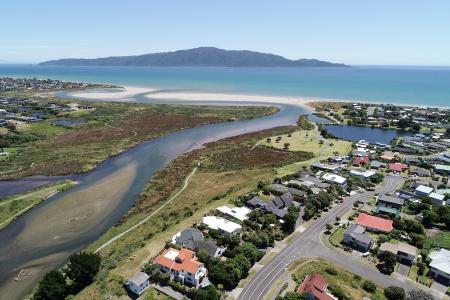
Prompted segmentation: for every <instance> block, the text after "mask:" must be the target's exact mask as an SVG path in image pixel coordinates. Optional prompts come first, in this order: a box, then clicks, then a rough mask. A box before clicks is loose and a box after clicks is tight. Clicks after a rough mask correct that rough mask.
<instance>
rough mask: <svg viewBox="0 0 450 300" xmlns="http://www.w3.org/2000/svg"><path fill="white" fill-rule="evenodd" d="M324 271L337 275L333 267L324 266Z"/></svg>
mask: <svg viewBox="0 0 450 300" xmlns="http://www.w3.org/2000/svg"><path fill="white" fill-rule="evenodd" d="M325 272H327V273H328V274H330V275H337V274H338V271H337V270H336V269H334V268H326V269H325Z"/></svg>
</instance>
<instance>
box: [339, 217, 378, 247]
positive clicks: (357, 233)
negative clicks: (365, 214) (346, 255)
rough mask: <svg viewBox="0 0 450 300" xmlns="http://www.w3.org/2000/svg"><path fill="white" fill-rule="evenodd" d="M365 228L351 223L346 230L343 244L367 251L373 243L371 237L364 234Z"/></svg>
mask: <svg viewBox="0 0 450 300" xmlns="http://www.w3.org/2000/svg"><path fill="white" fill-rule="evenodd" d="M365 230H366V229H365V228H364V227H363V226H361V225H358V224H352V225H350V226H349V227H348V228H347V229H346V230H345V232H344V239H343V240H342V243H343V244H346V245H348V246H350V247H352V248H353V249H356V250H358V251H362V252H366V251H368V250H369V249H370V247H371V246H372V244H373V240H372V238H371V237H369V236H367V235H365V234H364V232H365Z"/></svg>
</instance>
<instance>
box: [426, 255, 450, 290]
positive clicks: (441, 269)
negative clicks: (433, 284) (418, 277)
mask: <svg viewBox="0 0 450 300" xmlns="http://www.w3.org/2000/svg"><path fill="white" fill-rule="evenodd" d="M428 259H429V261H430V263H429V267H430V276H431V277H433V278H434V279H435V280H436V281H438V282H440V283H442V284H445V285H446V286H449V285H450V251H448V250H446V249H440V250H438V251H433V252H431V253H430V254H429V255H428Z"/></svg>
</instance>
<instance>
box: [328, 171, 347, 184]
mask: <svg viewBox="0 0 450 300" xmlns="http://www.w3.org/2000/svg"><path fill="white" fill-rule="evenodd" d="M322 179H323V180H325V181H328V182H331V183H336V184H338V185H340V186H343V187H344V186H345V185H346V184H347V178H345V177H342V176H339V175H336V174H331V173H325V174H324V175H323V176H322Z"/></svg>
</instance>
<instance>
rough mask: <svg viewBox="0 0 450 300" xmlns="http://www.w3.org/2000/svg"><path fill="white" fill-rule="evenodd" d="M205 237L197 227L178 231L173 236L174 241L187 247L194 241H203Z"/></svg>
mask: <svg viewBox="0 0 450 300" xmlns="http://www.w3.org/2000/svg"><path fill="white" fill-rule="evenodd" d="M204 239H205V238H204V237H203V234H202V232H201V231H200V230H198V229H197V228H188V229H185V230H183V231H180V232H178V233H177V234H175V235H174V236H173V237H172V243H174V244H177V245H180V246H182V247H187V245H188V244H190V243H192V242H193V241H203V240H204Z"/></svg>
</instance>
